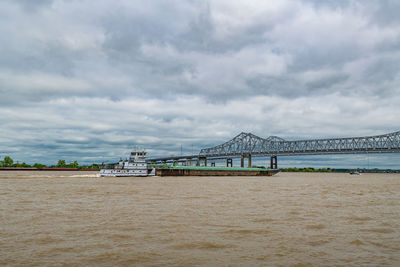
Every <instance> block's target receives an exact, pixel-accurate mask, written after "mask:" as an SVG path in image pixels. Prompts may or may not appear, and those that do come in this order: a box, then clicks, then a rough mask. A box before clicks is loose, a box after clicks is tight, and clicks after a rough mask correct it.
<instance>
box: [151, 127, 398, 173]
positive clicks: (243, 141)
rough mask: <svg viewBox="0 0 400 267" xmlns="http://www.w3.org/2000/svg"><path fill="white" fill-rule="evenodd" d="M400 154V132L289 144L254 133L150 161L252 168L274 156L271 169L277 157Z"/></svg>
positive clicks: (241, 134) (289, 142)
mask: <svg viewBox="0 0 400 267" xmlns="http://www.w3.org/2000/svg"><path fill="white" fill-rule="evenodd" d="M368 153H400V131H398V132H393V133H388V134H383V135H375V136H365V137H348V138H328V139H310V140H295V141H286V140H284V139H282V138H280V137H277V136H270V137H268V138H261V137H258V136H256V135H254V134H252V133H244V132H242V133H240V134H239V135H237V136H235V137H234V138H233V139H231V140H229V141H228V142H225V143H223V144H220V145H217V146H214V147H210V148H204V149H201V150H200V153H199V154H198V155H188V156H173V157H163V158H153V159H149V160H148V161H149V162H157V163H160V162H181V163H182V164H185V165H191V164H192V161H193V160H194V161H195V162H196V165H198V166H199V165H200V164H201V163H203V162H204V165H206V166H207V160H217V159H226V165H227V166H232V162H233V160H232V159H233V158H241V166H242V167H244V161H245V159H247V161H248V166H249V167H250V166H251V159H252V157H270V167H271V168H277V167H278V160H277V156H298V155H329V154H368Z"/></svg>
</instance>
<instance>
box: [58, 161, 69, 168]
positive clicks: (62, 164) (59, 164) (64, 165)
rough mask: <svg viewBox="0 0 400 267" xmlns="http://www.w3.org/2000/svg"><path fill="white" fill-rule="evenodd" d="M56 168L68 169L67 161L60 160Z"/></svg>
mask: <svg viewBox="0 0 400 267" xmlns="http://www.w3.org/2000/svg"><path fill="white" fill-rule="evenodd" d="M56 167H58V168H65V167H67V164H66V163H65V160H63V159H60V160H59V161H58V162H57V165H56Z"/></svg>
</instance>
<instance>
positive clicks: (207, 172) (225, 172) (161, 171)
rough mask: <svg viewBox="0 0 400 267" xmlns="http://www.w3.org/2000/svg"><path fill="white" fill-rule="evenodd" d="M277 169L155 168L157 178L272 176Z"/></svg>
mask: <svg viewBox="0 0 400 267" xmlns="http://www.w3.org/2000/svg"><path fill="white" fill-rule="evenodd" d="M278 172H279V169H262V168H225V167H183V166H182V167H181V166H179V167H178V166H175V167H170V168H156V175H157V176H272V175H274V174H277V173H278Z"/></svg>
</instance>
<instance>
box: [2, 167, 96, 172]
mask: <svg viewBox="0 0 400 267" xmlns="http://www.w3.org/2000/svg"><path fill="white" fill-rule="evenodd" d="M0 171H100V169H79V168H33V167H0Z"/></svg>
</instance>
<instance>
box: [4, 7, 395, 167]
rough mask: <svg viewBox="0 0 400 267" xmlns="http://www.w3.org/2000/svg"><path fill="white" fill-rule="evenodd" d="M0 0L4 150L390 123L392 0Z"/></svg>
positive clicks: (214, 138)
mask: <svg viewBox="0 0 400 267" xmlns="http://www.w3.org/2000/svg"><path fill="white" fill-rule="evenodd" d="M321 2H322V1H306V0H304V1H289V0H283V1H279V2H276V3H272V2H268V1H266V2H260V1H255V0H254V1H207V2H206V1H177V0H171V1H167V2H166V1H150V2H149V3H143V1H127V0H126V1H124V0H118V1H109V0H99V1H96V2H93V1H88V0H83V1H70V0H69V1H67V0H64V1H62V0H53V1H52V0H41V1H22V0H21V1H14V0H5V1H2V2H1V3H0V22H1V23H0V43H1V45H0V96H1V97H0V112H1V114H2V116H1V117H0V122H1V124H2V131H1V132H0V157H2V156H5V155H11V156H13V158H16V159H19V160H20V161H27V162H30V163H34V162H38V161H41V162H46V163H54V162H56V161H57V160H58V159H61V158H62V159H66V160H67V161H68V160H70V161H72V160H75V159H77V160H78V161H80V162H87V163H90V162H99V161H109V160H113V159H115V158H119V157H120V156H124V153H127V152H128V151H129V150H130V148H132V147H133V146H135V145H139V146H142V147H146V148H147V150H148V151H149V152H150V153H151V154H152V155H165V154H179V153H180V148H181V146H182V149H183V152H184V153H191V152H192V151H194V152H197V151H199V149H200V148H202V147H205V146H211V145H216V144H218V143H220V142H223V141H226V140H228V139H230V138H231V137H233V136H235V135H236V134H238V133H239V132H242V131H247V132H253V133H254V134H257V135H259V136H261V137H267V136H269V135H278V136H281V137H283V138H286V139H296V138H316V137H322V138H323V137H333V136H335V137H340V136H357V135H360V136H363V135H375V134H383V133H386V132H392V131H397V130H399V129H400V128H399V123H398V118H399V117H400V109H399V108H398V103H399V100H400V96H399V92H400V87H399V86H400V17H399V16H398V14H399V13H400V4H398V3H396V2H395V1H351V0H349V1H344V0H343V1H323V3H321Z"/></svg>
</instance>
